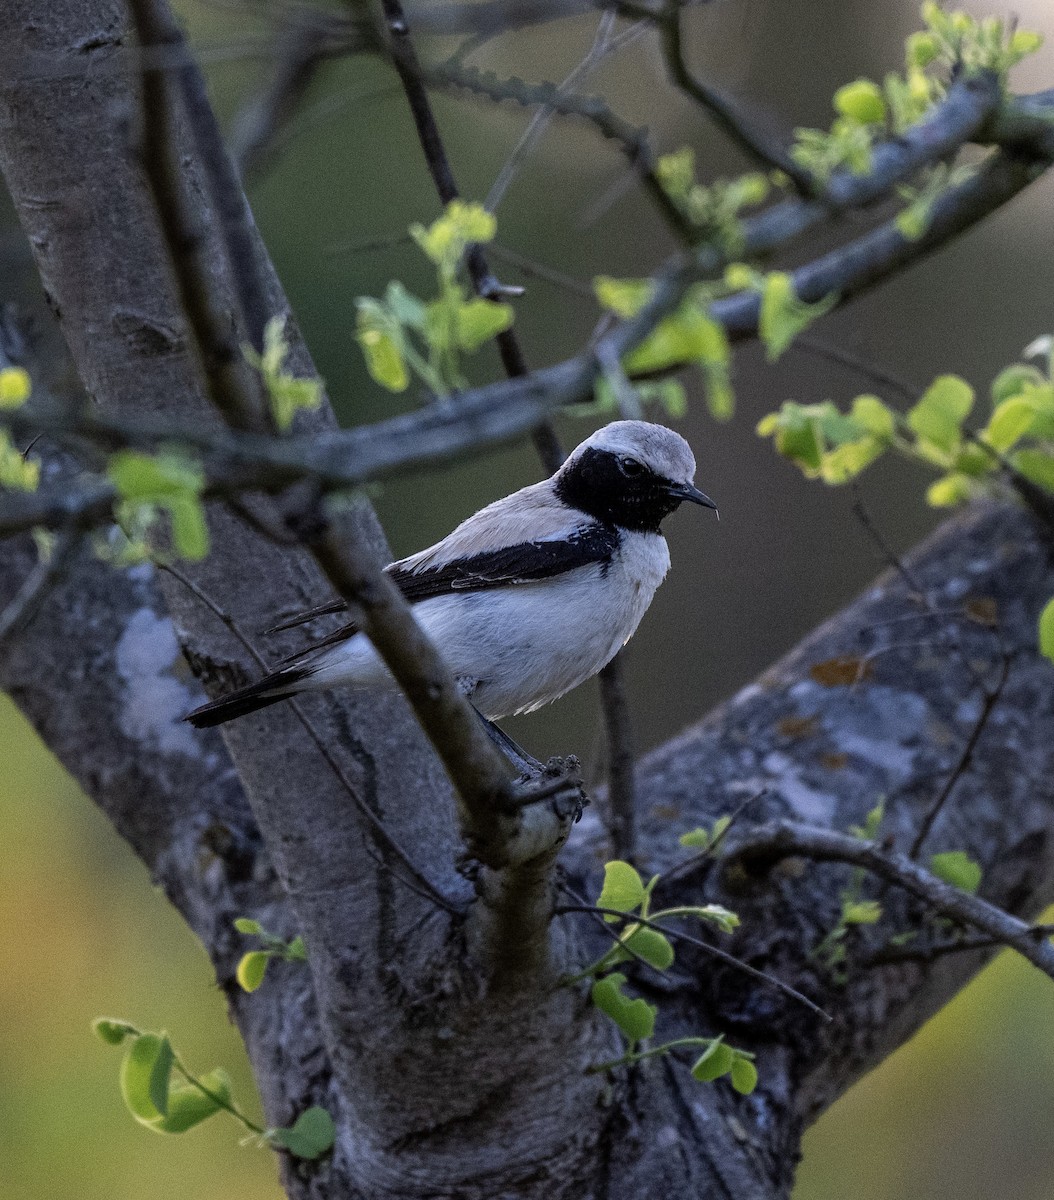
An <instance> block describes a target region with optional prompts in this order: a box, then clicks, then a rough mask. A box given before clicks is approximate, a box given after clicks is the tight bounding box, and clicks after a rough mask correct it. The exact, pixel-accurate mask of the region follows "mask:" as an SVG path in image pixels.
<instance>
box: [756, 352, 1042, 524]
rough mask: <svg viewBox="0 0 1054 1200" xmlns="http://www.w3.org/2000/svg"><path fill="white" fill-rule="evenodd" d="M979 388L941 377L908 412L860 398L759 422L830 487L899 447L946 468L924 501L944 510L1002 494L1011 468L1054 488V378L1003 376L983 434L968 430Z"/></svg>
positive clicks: (1018, 369)
mask: <svg viewBox="0 0 1054 1200" xmlns="http://www.w3.org/2000/svg"><path fill="white" fill-rule="evenodd" d="M974 404H975V395H974V390H973V388H971V387H970V385H969V384H968V383H967V382H966V381H965V380H964V379H961V378H959V377H958V376H957V375H941V376H939V377H938V378H937V379H936V380H934V382H933V383H932V384H931V385H930V386H929V387H928V388H927V389H926V391H925V392H924V393H923V394H922V396H921V397H920V398H919V400H918V402H917V403H916V404H914V405H913V406H912V407H911V408H910V409H909V410H908V411H907V412H906V413H904V414H901V413H899V412H897V411H896V410H895V409H893V408H891V407H890V406H889V405H887V404H885V403H884V402H883V401H882V400H880V399H879V398H878V397H877V396H871V395H865V396H858V397H856V399H855V400H854V401H853V403H852V405H851V407H850V409H849V411H848V412H842V411H841V410H840V409H839V408H838V407H837V406H836V405H835V404H834V403H832V402H831V401H829V400H827V401H824V402H823V403H821V404H807V405H803V404H795V403H793V402H791V401H788V402H786V403H785V404H784V405H783V407H782V408H781V409H780V411H779V412H778V413H770V414H768V416H766V417H764V418H762V420H761V421H760V423H759V424H758V427H757V429H758V433H759V434H760V435H761V436H762V437H771V438H772V439H773V441H774V443H775V446H776V449H777V450H778V451H779V453H780V454H782V455H783V456H784V457H785V458H789V459H790V460H791V461H792V462H794V463H795V464H796V465H797V466H798V467H799V468H800V469H801V470H802V472H803V473H804V474H805V475H806V476H807V477H808V478H810V479H822V480H823V481H824V482H825V483H829V484H842V483H847V482H848V481H849V480H852V479H855V478H856V477H857V476H858V475H859V474H860V473H861V472H862V471H863V470H864V469H865V468H866V467H868V466H870V464H871V463H873V462H874V461H875V460H876V459H877V458H878V457H880V456H881V455H882V454H883V453H884V452H885V451H886V450H888V449H893V450H896V451H898V452H899V453H901V454H902V455H904V456H906V457H908V458H911V459H913V460H915V461H917V462H920V463H923V464H924V465H925V466H927V467H928V468H930V469H931V470H937V471H939V472H941V474H940V477H939V478H938V479H937V480H936V481H935V482H934V483H933V484H931V485H930V487H929V489H928V490H927V493H926V498H927V500H928V501H929V503H930V504H931V505H933V506H934V507H938V508H943V507H948V506H951V505H954V504H959V503H962V502H963V501H965V500H970V499H973V498H975V497H977V496H980V495H984V494H990V493H993V492H996V491H1000V490H1004V484H1003V473H1004V471H1005V469H1006V468H1009V469H1010V470H1011V472H1013V473H1015V474H1016V475H1019V476H1021V477H1023V478H1024V479H1026V480H1028V481H1029V482H1030V483H1033V484H1036V485H1037V486H1039V487H1041V488H1045V489H1046V490H1048V491H1051V492H1054V382H1052V379H1051V374H1050V364H1049V361H1048V363H1047V370H1046V372H1045V373H1044V372H1043V371H1041V370H1039V369H1038V368H1037V367H1035V366H1033V365H1030V364H1028V363H1015V364H1013V365H1012V366H1010V367H1007V368H1006V370H1004V371H1002V372H1000V374H999V375H998V376H996V378H995V380H994V381H993V383H992V387H991V409H990V412H989V414H988V418H987V421H986V422H985V424H984V426H983V427H982V428H981V429H979V430H976V431H975V430H974V429H972V428H970V427H968V426H967V424H966V421H967V418H968V417H969V416H970V415H971V413H972V412H973V410H974Z"/></svg>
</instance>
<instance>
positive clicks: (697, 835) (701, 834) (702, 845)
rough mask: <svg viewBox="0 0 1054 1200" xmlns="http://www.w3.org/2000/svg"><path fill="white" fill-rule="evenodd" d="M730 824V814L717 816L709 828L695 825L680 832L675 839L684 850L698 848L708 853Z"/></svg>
mask: <svg viewBox="0 0 1054 1200" xmlns="http://www.w3.org/2000/svg"><path fill="white" fill-rule="evenodd" d="M731 824H732V818H731V817H730V816H727V815H726V816H724V817H718V818H717V820H716V821H715V822H714V823H713V825H711V826H710V828H709V829H706V828H705V827H704V826H702V825H697V826H696V827H695V828H694V829H689V830H688V832H687V833H682V834H681V836H680V837H679V838H678V839H677V841H678V843H679V844H680V845H681V846H684V847H685V849H686V850H698V851H699V852H700V853H701V854H705V853H709V852H710V851H712V850H713V849H714V848H715V847H716V846H717V844H718V843H719V842H720V841H721V839H722V838H723V837H724V836H725V833H726V832H727V830H728V827H729V825H731Z"/></svg>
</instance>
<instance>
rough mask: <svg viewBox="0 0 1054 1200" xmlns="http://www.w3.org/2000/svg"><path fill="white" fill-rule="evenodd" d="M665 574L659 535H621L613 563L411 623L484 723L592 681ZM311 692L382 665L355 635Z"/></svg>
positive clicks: (446, 606)
mask: <svg viewBox="0 0 1054 1200" xmlns="http://www.w3.org/2000/svg"><path fill="white" fill-rule="evenodd" d="M669 567H670V554H669V550H668V548H667V545H666V540H665V538H663V537H662V536H661V534H656V533H633V532H626V531H623V532H622V533H621V536H620V539H619V546H618V548H617V549H616V551H615V553H614V554H613V556H612V559H611V561H610V562H609V563H607V564H604V565H601V564H597V563H593V564H590V565H588V566H585V567H579V568H576V569H575V570H573V571H568V572H567V573H566V574H563V575H558V576H555V577H553V578H549V579H544V580H540V581H538V582H536V583H522V584H516V585H513V586H508V587H499V588H494V589H492V590H486V591H479V592H465V593H460V594H457V593H455V594H454V595H450V596H439V597H436V598H434V599H431V600H424V601H422V602H421V603H419V604H417V605H415V606H414V610H413V611H414V616H415V617H416V618H417V620H418V622H419V623H420V624H421V626H422V627H423V628H424V630H425V631H426V632H427V633H428V635H429V636H430V637H431V638H432V640H433V641H434V642H435V644H436V646H437V648H438V649H439V651H440V653H441V654H442V655H443V658H444V659H445V660H446V662H447V665H448V666H449V667H450V668H451V670H452V671H453V673H454V675H455V676H456V677H457V679H458V680H459V682H461V684H462V686H463V687H464V688H465V691H466V692H467V693H468V695H469V696H470V698H471V700H472V702H473V703H474V704H475V705H476V707H477V708H478V709H479V710H480V712H482V713H483V715H484V716H487V717H490V718H491V719H496V718H499V717H503V716H508V715H510V714H512V713H521V712H530V711H531V710H532V709H535V708H538V707H540V706H541V705H543V704H548V703H549V702H550V701H552V700H555V699H556V698H557V697H558V696H562V695H563V694H564V693H565V692H568V691H570V690H571V689H572V688H575V687H577V686H578V685H579V684H580V683H583V682H584V681H585V680H587V679H589V678H590V677H591V676H592V675H595V674H596V673H597V672H598V671H599V670H600V669H601V667H603V666H605V665H606V664H607V663H608V662H610V661H611V659H612V658H613V657H614V656H615V654H616V653H617V651H618V650H619V648H620V647H621V646H623V645H624V644H625V643H626V642H627V641H628V640H629V638H630V637H632V635H633V633H634V632H635V630H636V628H637V626H638V625H639V624H640V620H641V618H642V617H643V616H644V614H645V612H646V611H647V609H648V605H649V604H650V603H651V601H652V597H653V596H654V595H655V590H656V588H657V587H658V586H659V584H660V583H661V582H662V581H663V579H664V578H665V576H666V572H667V571H668V570H669ZM322 664H324V665H323V666H322V670H321V671H320V672H319V675H318V677H317V685H319V686H327V687H328V686H333V685H334V684H339V683H356V684H376V683H379V682H381V680H382V679H383V678H384V676H385V675H386V672H385V670H384V667H383V665H382V664H381V663H380V661H379V660H378V659H377V656H376V655H375V654H374V653H373V650H372V648H371V647H370V646H369V643H368V642H366V639H365V638H363V637H362V636H361V635H359V636H357V637H355V638H353V639H352V640H351V641H350V642H348V643H345V644H344V645H342V646H336V647H334V648H333V649H332V650H330V651H327V652H326V653H325V654H324V656H323V657H322V658H321V659H320V665H322Z"/></svg>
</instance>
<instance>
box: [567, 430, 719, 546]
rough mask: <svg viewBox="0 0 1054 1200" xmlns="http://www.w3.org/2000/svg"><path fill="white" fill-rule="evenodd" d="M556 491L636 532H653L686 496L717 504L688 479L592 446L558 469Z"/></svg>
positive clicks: (709, 505)
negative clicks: (666, 476) (681, 479)
mask: <svg viewBox="0 0 1054 1200" xmlns="http://www.w3.org/2000/svg"><path fill="white" fill-rule="evenodd" d="M556 494H557V496H559V497H560V499H561V500H562V501H563V502H564V503H565V504H569V505H571V506H572V507H574V508H577V509H580V510H581V511H582V512H584V513H588V515H589V516H591V517H595V518H596V519H597V520H598V521H604V522H607V523H609V524H612V525H618V526H619V527H620V528H622V529H630V530H633V531H634V532H639V533H658V532H659V525H660V523H661V522H662V520H663V518H664V517H668V516H669V515H670V513H672V512H673V511H674V509H676V508H678V507H679V506H680V505H681V504H682V503H683V502H684V501H686V500H687V501H689V502H691V503H693V504H701V505H703V506H704V507H706V508H712V509H714V510H715V511H716V509H717V505H716V504H715V503H714V502H713V500H711V499H710V497H709V496H707V495H705V494H704V493H703V492H701V491H699V489H698V488H697V487H694V486H693V485H692V484H690V483H674V482H672V481H671V480H669V479H664V478H663V477H662V476H661V475H657V474H656V473H655V472H654V471H653V470H651V468H650V467H647V466H645V465H644V464H643V463H641V462H639V461H638V460H637V459H635V458H633V457H632V456H631V455H627V454H616V453H614V452H612V451H610V450H598V449H596V448H594V447H590V448H589V449H588V450H586V451H584V453H582V454H581V455H580V456H579V457H578V459H577V460H576V461H575V462H574V463H572V464H571V466H570V467H569V468H568V469H567V470H565V471H563V472H562V473H561V475H560V477H559V478H558V480H557V482H556Z"/></svg>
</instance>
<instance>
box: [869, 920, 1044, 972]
mask: <svg viewBox="0 0 1054 1200" xmlns="http://www.w3.org/2000/svg"><path fill="white" fill-rule="evenodd" d="M1029 928H1030V929H1031V932H1032V934H1033V936H1034V937H1036V938H1045V937H1050V936H1051V934H1054V925H1032V926H1030V927H1029ZM996 946H1000V947H1004V948H1005V945H1004V943H1003V942H1002V941H1000V940H999V939H998V938H993V937H987V936H984V935H980V936H977V935H975V936H965V937H960V938H956V939H955V941H951V942H938V943H937V944H936V945H929V946H916V945H914V944H911V945H907V946H890V945H886V946H880V947H879V948H878V949H877V950H875V951H874V953H872V954H866V955H862V956H861V957H860V958H858V959H857V960H856V961H857V965H858V966H861V967H886V966H892V965H895V964H897V963H907V962H917V963H932V962H935V961H936V960H937V959H938V958H944V957H946V956H947V955H949V954H962V953H965V952H967V951H970V950H992V949H994V948H995V947H996Z"/></svg>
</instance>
